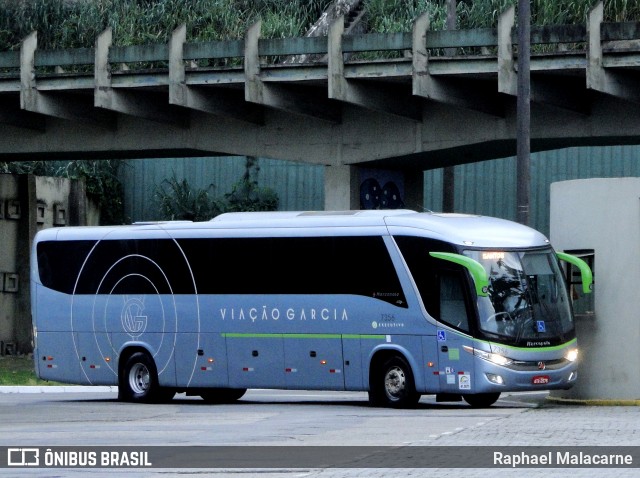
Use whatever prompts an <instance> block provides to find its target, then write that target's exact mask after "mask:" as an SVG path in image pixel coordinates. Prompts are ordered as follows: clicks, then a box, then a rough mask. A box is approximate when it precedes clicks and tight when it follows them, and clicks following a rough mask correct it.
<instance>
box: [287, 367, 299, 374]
mask: <svg viewBox="0 0 640 478" xmlns="http://www.w3.org/2000/svg"><path fill="white" fill-rule="evenodd" d="M284 371H285V372H287V373H295V372H297V371H298V369H297V368H285V369H284Z"/></svg>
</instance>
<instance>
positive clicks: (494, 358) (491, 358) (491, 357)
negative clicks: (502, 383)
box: [462, 345, 513, 365]
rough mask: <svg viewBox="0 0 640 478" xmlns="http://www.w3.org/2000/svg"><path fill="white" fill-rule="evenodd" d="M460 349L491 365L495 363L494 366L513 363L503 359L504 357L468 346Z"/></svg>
mask: <svg viewBox="0 0 640 478" xmlns="http://www.w3.org/2000/svg"><path fill="white" fill-rule="evenodd" d="M462 348H463V349H464V350H466V351H467V352H469V353H471V354H473V355H475V356H476V357H480V358H481V359H484V360H487V361H488V362H491V363H495V364H496V365H509V364H510V363H512V362H513V360H511V359H510V358H507V357H505V356H504V355H499V354H494V353H491V352H485V351H484V350H480V349H475V348H473V347H469V346H468V345H464V346H463V347H462Z"/></svg>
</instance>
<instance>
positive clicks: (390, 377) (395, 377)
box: [384, 366, 407, 400]
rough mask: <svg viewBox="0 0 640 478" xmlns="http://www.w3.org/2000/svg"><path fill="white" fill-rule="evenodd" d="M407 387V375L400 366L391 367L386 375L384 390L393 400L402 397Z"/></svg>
mask: <svg viewBox="0 0 640 478" xmlns="http://www.w3.org/2000/svg"><path fill="white" fill-rule="evenodd" d="M406 387H407V377H406V375H405V373H404V370H403V369H402V368H400V367H397V366H396V367H391V368H390V369H389V370H387V373H386V375H385V377H384V391H385V393H386V394H387V397H389V398H390V399H391V400H398V399H400V398H402V396H403V395H404V393H405V390H406Z"/></svg>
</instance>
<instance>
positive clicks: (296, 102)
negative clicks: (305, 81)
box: [244, 21, 341, 123]
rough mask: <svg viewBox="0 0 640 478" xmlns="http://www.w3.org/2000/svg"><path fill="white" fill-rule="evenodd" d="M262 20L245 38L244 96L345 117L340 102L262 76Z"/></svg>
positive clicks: (310, 113)
mask: <svg viewBox="0 0 640 478" xmlns="http://www.w3.org/2000/svg"><path fill="white" fill-rule="evenodd" d="M261 25H262V22H260V21H258V22H256V23H254V24H253V25H252V26H251V27H250V28H249V30H247V34H246V37H245V41H244V48H245V57H244V72H245V90H244V98H245V100H246V101H248V102H250V103H256V104H259V105H264V106H269V107H271V108H275V109H278V110H282V111H286V112H288V113H292V114H295V115H301V116H306V117H310V118H316V119H321V120H324V121H328V122H330V123H339V122H340V121H341V110H340V108H339V105H336V104H334V103H331V102H329V101H328V100H327V99H326V98H325V97H324V96H317V95H309V93H308V92H307V91H302V88H303V87H298V88H299V89H296V88H293V87H291V86H284V85H283V84H268V83H266V82H264V81H262V78H261V77H260V52H259V51H258V40H259V39H260V29H261Z"/></svg>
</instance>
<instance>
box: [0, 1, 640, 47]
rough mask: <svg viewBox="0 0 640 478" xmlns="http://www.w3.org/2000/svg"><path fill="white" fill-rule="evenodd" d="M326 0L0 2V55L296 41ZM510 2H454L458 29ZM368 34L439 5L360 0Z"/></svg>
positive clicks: (626, 7) (624, 9)
mask: <svg viewBox="0 0 640 478" xmlns="http://www.w3.org/2000/svg"><path fill="white" fill-rule="evenodd" d="M331 2H332V0H189V1H187V2H185V1H184V0H83V1H62V0H22V1H16V0H0V51H5V50H16V49H19V48H20V43H21V41H22V39H23V38H25V37H26V36H27V35H28V34H29V33H30V32H32V31H33V30H37V31H38V48H40V49H57V48H79V47H92V46H93V45H94V42H95V38H96V36H97V35H98V34H99V33H100V32H101V31H103V30H104V29H105V28H107V27H111V28H112V29H113V37H114V42H115V44H116V45H135V44H153V43H166V42H167V41H168V39H169V38H170V36H171V32H172V31H173V30H174V29H175V28H176V27H177V26H179V25H180V24H182V23H185V24H186V25H187V41H189V42H199V41H211V40H221V39H237V38H242V37H243V36H244V34H245V32H246V30H247V28H248V27H249V25H251V24H252V23H253V22H255V21H256V20H257V19H258V18H261V19H262V37H263V38H281V37H296V36H302V35H304V33H305V31H306V30H307V29H308V28H309V27H310V26H311V25H312V24H313V23H314V22H315V21H316V20H317V19H318V18H319V17H320V15H321V14H322V11H323V10H324V9H325V8H326V7H327V6H328V5H329V4H331ZM594 2H595V0H533V1H532V5H531V18H532V23H533V24H535V25H552V24H555V25H557V24H571V23H578V24H584V23H585V21H586V15H587V13H588V11H589V9H590V8H591V7H592V6H593V4H594ZM516 3H517V0H473V1H470V0H466V1H463V0H458V2H457V24H458V25H457V27H458V28H460V29H469V28H486V27H495V26H496V24H497V21H498V16H499V15H500V13H501V12H502V11H504V10H505V8H506V7H507V6H508V5H515V4H516ZM364 5H365V8H366V9H367V12H368V20H367V23H368V28H369V31H373V32H379V33H384V32H400V31H405V32H407V31H411V25H412V22H413V20H414V19H415V18H416V17H417V16H419V15H420V14H422V13H423V12H429V13H430V15H431V28H432V29H435V30H441V29H443V28H444V24H445V19H446V6H445V0H364ZM604 14H605V21H609V22H611V21H614V22H621V21H638V20H639V19H640V2H638V1H637V0H607V1H605V12H604Z"/></svg>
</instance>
